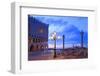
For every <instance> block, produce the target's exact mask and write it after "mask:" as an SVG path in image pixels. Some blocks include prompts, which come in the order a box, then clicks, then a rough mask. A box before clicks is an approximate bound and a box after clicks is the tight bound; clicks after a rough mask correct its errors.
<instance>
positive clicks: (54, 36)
mask: <svg viewBox="0 0 100 76" xmlns="http://www.w3.org/2000/svg"><path fill="white" fill-rule="evenodd" d="M56 35H57V34H56V32H53V33H52V38H53V40H54V58H56V39H57V36H56Z"/></svg>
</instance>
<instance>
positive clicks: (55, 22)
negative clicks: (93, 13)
mask: <svg viewBox="0 0 100 76" xmlns="http://www.w3.org/2000/svg"><path fill="white" fill-rule="evenodd" d="M32 16H33V17H35V18H36V19H38V20H40V21H41V22H44V23H46V24H49V36H50V35H51V33H52V32H54V31H55V32H57V36H62V35H65V43H66V47H67V46H69V45H70V46H71V44H72V45H73V44H75V45H76V44H77V45H79V44H80V31H83V32H84V44H85V45H84V46H87V44H88V17H80V16H38V15H37V16H34V15H32ZM49 44H50V46H53V42H52V41H51V40H49ZM61 44H62V40H57V46H59V47H61Z"/></svg>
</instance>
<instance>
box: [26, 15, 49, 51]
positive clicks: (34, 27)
mask: <svg viewBox="0 0 100 76" xmlns="http://www.w3.org/2000/svg"><path fill="white" fill-rule="evenodd" d="M48 27H49V25H48V24H45V23H43V22H41V21H39V20H38V19H36V18H33V17H32V16H30V15H28V50H29V52H31V51H38V50H39V51H42V50H45V49H47V48H48Z"/></svg>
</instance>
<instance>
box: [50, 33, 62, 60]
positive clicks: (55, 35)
mask: <svg viewBox="0 0 100 76" xmlns="http://www.w3.org/2000/svg"><path fill="white" fill-rule="evenodd" d="M50 39H52V40H54V58H56V56H57V55H56V40H57V39H62V37H61V36H57V33H56V32H53V33H52V34H51V37H50ZM63 43H64V36H63ZM63 48H64V45H63Z"/></svg>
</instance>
